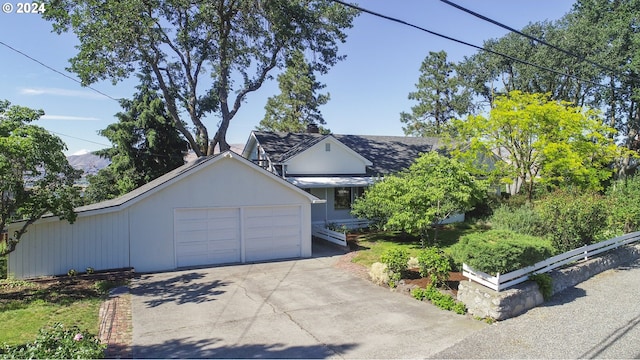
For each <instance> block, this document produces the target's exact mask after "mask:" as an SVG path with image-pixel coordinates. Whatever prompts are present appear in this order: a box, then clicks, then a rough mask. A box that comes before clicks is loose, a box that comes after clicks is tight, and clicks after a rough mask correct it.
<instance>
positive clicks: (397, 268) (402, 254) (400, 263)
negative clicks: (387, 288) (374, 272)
mask: <svg viewBox="0 0 640 360" xmlns="http://www.w3.org/2000/svg"><path fill="white" fill-rule="evenodd" d="M380 261H381V262H383V263H384V264H386V265H387V269H388V270H389V271H390V272H391V280H395V281H399V280H400V279H401V278H402V273H404V272H406V271H407V263H408V262H409V252H408V251H407V250H406V249H403V248H391V249H388V250H387V251H385V252H384V253H382V255H380Z"/></svg>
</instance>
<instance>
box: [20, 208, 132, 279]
mask: <svg viewBox="0 0 640 360" xmlns="http://www.w3.org/2000/svg"><path fill="white" fill-rule="evenodd" d="M14 226H15V225H14ZM128 228H129V223H128V216H127V212H126V211H122V212H119V213H109V214H103V215H97V216H79V217H78V218H77V219H76V222H75V223H74V224H73V225H70V224H69V223H68V222H67V221H66V220H62V221H57V220H54V219H48V220H44V221H40V222H37V223H35V224H33V225H31V226H30V227H29V228H28V230H27V232H26V233H25V235H24V236H23V238H22V240H21V241H20V243H19V244H18V246H17V248H16V250H15V251H14V252H13V253H12V254H11V255H10V256H9V269H8V272H9V273H10V274H13V275H14V276H15V277H17V278H30V277H37V276H44V275H60V274H66V273H67V271H69V269H75V270H76V271H78V272H84V271H85V269H86V268H87V267H93V268H94V269H96V270H106V269H118V268H126V267H129V266H130V264H129V237H128ZM9 230H10V231H14V230H15V229H14V228H13V227H10V228H9Z"/></svg>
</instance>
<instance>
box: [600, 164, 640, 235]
mask: <svg viewBox="0 0 640 360" xmlns="http://www.w3.org/2000/svg"><path fill="white" fill-rule="evenodd" d="M607 199H608V200H609V203H610V204H611V211H610V217H609V223H610V225H611V227H613V228H614V229H616V230H618V231H619V232H623V233H629V232H634V231H638V230H640V175H636V176H633V177H631V178H628V179H625V180H619V181H617V182H615V183H613V184H611V186H610V187H609V189H608V190H607Z"/></svg>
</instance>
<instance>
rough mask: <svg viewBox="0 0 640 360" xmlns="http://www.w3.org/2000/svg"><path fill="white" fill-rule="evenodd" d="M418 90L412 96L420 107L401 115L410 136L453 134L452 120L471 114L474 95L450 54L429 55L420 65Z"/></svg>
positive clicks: (433, 53) (437, 53) (414, 107)
mask: <svg viewBox="0 0 640 360" xmlns="http://www.w3.org/2000/svg"><path fill="white" fill-rule="evenodd" d="M420 73H421V74H420V78H419V79H418V83H417V84H416V91H414V92H411V93H409V99H410V100H416V101H417V102H418V104H417V105H415V106H413V107H411V113H406V112H402V113H400V121H401V122H402V123H404V124H406V125H405V126H404V127H403V130H404V133H405V134H406V135H415V136H439V135H441V134H444V133H447V132H450V131H452V129H451V128H450V126H449V121H450V120H451V119H453V118H455V117H456V116H461V115H464V114H467V113H469V112H470V110H471V108H472V105H471V104H472V103H471V92H470V91H469V90H468V89H466V88H465V87H464V86H463V84H462V81H461V80H460V78H459V77H458V76H457V74H456V66H455V64H453V63H452V62H449V61H447V53H446V52H444V51H440V52H433V51H431V52H429V55H428V56H427V57H426V58H425V59H424V61H423V62H422V65H421V66H420Z"/></svg>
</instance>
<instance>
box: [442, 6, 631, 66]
mask: <svg viewBox="0 0 640 360" xmlns="http://www.w3.org/2000/svg"><path fill="white" fill-rule="evenodd" d="M440 1H441V2H443V3H445V4H447V5H449V6H453V7H454V8H456V9H458V10H461V11H464V12H466V13H468V14H471V15H473V16H475V17H477V18H479V19H482V20H484V21H487V22H490V23H492V24H494V25H497V26H499V27H501V28H503V29H506V30H509V31H511V32H513V33H516V34H518V35H520V36H524V37H526V38H527V39H529V40H532V41H535V42H538V43H540V44H543V45H546V46H548V47H550V48H552V49H555V50H558V51H560V52H562V53H564V54H566V55H569V56H572V57H575V58H577V59H578V60H580V61H584V62H587V63H589V64H591V65H594V66H596V67H599V68H600V69H603V70H607V71H609V72H611V74H612V75H613V74H616V73H618V71H616V70H614V69H612V68H610V67H608V66H605V65H602V64H600V63H597V62H595V61H592V60H589V59H587V58H586V57H585V56H583V55H579V54H576V53H574V52H571V51H569V50H566V49H563V48H561V47H559V46H556V45H553V44H550V43H548V42H546V41H544V40H542V39H539V38H537V37H535V36H532V35H529V34H525V33H523V32H522V31H519V30H516V29H514V28H512V27H510V26H508V25H505V24H503V23H501V22H499V21H497V20H493V19H491V18H488V17H486V16H484V15H481V14H478V13H477V12H475V11H473V10H470V9H467V8H465V7H463V6H461V5H458V4H456V3H453V2H451V1H449V0H440ZM626 76H628V75H626Z"/></svg>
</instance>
